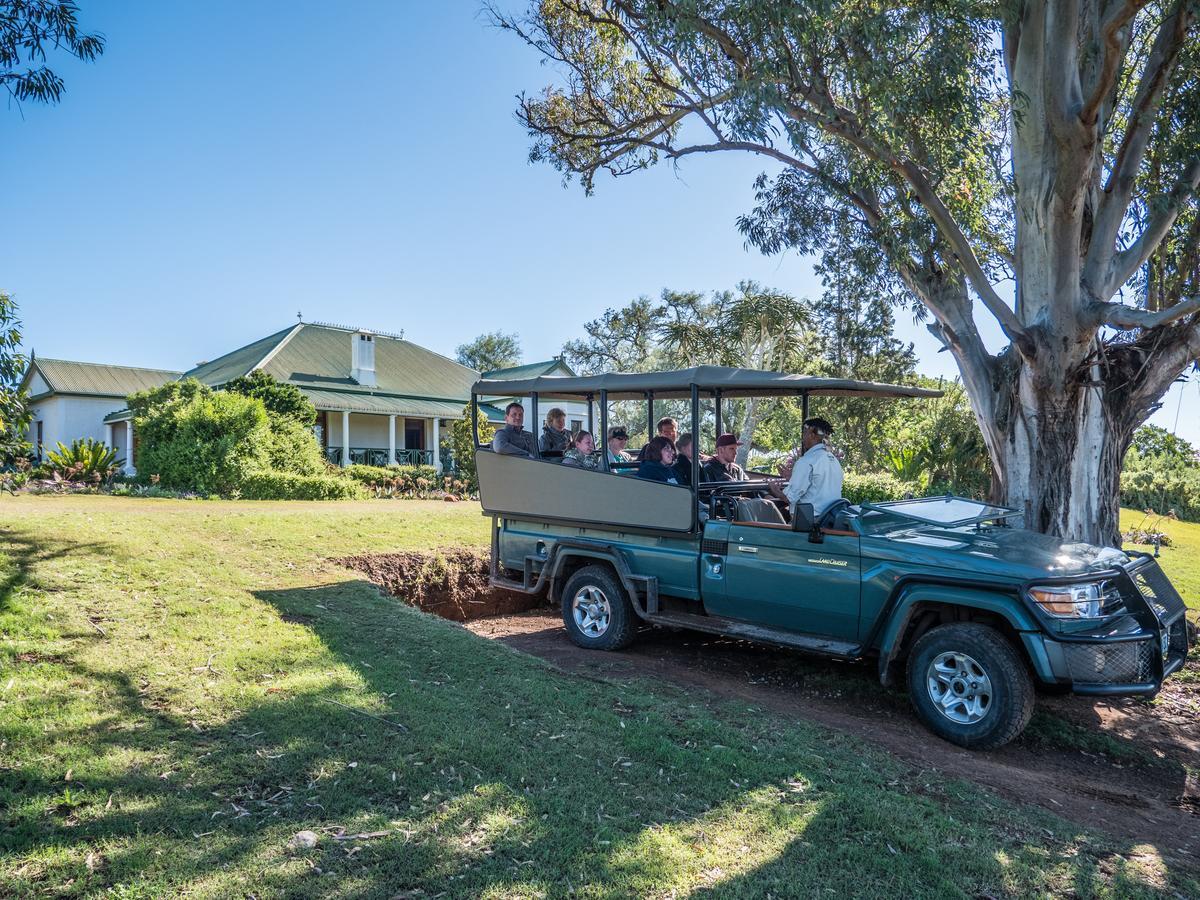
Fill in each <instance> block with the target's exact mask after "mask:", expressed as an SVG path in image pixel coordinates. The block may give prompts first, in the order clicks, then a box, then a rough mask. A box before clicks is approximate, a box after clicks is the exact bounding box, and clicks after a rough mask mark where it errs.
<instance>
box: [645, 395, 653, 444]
mask: <svg viewBox="0 0 1200 900" xmlns="http://www.w3.org/2000/svg"><path fill="white" fill-rule="evenodd" d="M653 439H654V391H646V443H647V444H648V443H650V441H651V440H653Z"/></svg>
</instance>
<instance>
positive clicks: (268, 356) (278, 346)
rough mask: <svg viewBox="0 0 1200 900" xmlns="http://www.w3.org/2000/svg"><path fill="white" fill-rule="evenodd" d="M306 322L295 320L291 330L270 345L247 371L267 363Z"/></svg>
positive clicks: (259, 367)
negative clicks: (274, 343)
mask: <svg viewBox="0 0 1200 900" xmlns="http://www.w3.org/2000/svg"><path fill="white" fill-rule="evenodd" d="M307 324H309V323H307V322H297V323H296V324H295V325H293V326H292V327H291V330H289V331H288V333H287V334H286V335H284V337H283V340H281V341H280V342H279V343H277V344H276V345H275V346H274V347H272V348H271V349H270V350H268V351H267V352H266V353H265V354H264V355H263V358H262V359H260V360H259V361H258V362H256V363H255V364H254V365H252V366H251V367H250V370H249V371H250V372H253V371H254V370H255V369H261V368H263V367H264V366H266V364H267V363H269V362H270V361H271V360H272V359H273V358H274V357H275V354H276V353H278V352H279V351H280V350H282V349H283V348H284V347H286V346H287V344H288V341H290V340H291V339H292V338H293V337H295V336H296V335H297V334H298V333H299V332H300V329H301V328H303V327H304V326H305V325H307ZM269 336H270V335H268V337H269ZM246 346H247V347H249V346H250V345H249V344H247V345H246ZM247 374H249V372H247Z"/></svg>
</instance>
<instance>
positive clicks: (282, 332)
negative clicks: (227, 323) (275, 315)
mask: <svg viewBox="0 0 1200 900" xmlns="http://www.w3.org/2000/svg"><path fill="white" fill-rule="evenodd" d="M295 327H296V326H295V325H289V326H288V327H287V328H281V329H280V330H279V331H273V332H271V333H270V334H268V335H266V336H264V337H260V338H257V339H255V340H253V341H250V342H249V343H248V344H242V346H240V347H238V348H237V349H235V350H230V351H229V352H228V353H222V354H221V355H220V356H218V357H217V358H216V359H206V360H205V361H204V362H202V363H198V364H197V365H194V366H192V367H191V368H190V369H187V370H186V371H184V372H183V373H182V374H184V375H186V374H187V373H188V372H195V371H196V370H197V369H199V368H202V367H204V366H212V365H216V364H217V363H219V362H220V361H221V360H223V359H228V358H229V357H231V356H233V355H235V354H237V353H241V352H242V351H243V350H245V349H247V348H249V347H253V346H254V345H255V344H257V343H260V342H261V341H265V340H269V339H270V338H273V337H275V336H276V335H279V336H280V338H279V339H280V340H283V337H284V336H285V335H286V333H288V332H291V331H292V330H293V329H295ZM251 371H252V369H247V370H246V371H245V372H243V373H242V375H247V374H249V373H250V372H251Z"/></svg>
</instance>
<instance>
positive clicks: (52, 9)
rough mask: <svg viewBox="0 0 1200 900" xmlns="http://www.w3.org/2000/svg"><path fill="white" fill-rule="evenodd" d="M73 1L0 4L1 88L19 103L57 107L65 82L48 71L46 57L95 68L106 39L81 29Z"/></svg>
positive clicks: (7, 0) (11, 0) (19, 0)
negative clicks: (69, 58)
mask: <svg viewBox="0 0 1200 900" xmlns="http://www.w3.org/2000/svg"><path fill="white" fill-rule="evenodd" d="M78 15H79V7H78V6H77V5H76V4H75V3H73V2H71V0H0V84H2V85H4V88H5V89H6V90H7V91H8V95H9V97H10V98H11V99H13V100H15V101H16V102H17V103H21V102H23V101H25V100H33V101H36V102H38V103H57V102H58V101H59V100H60V99H61V97H62V93H63V87H64V85H63V80H62V77H61V76H60V75H58V74H57V73H56V72H55V71H54V70H53V69H51V68H49V67H48V66H47V65H46V60H47V51H50V52H53V51H59V52H63V53H66V54H68V55H70V56H73V57H75V58H76V59H79V60H83V61H85V62H92V61H94V60H95V59H97V58H98V57H99V56H100V55H101V54H102V53H103V52H104V36H103V35H101V34H96V33H91V34H89V33H86V32H83V31H80V29H79V21H78Z"/></svg>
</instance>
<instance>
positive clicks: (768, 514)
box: [737, 497, 787, 525]
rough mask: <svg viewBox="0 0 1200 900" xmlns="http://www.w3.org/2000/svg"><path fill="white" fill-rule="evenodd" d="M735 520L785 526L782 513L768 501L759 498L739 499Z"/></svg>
mask: <svg viewBox="0 0 1200 900" xmlns="http://www.w3.org/2000/svg"><path fill="white" fill-rule="evenodd" d="M737 520H738V521H739V522H764V523H769V524H771V525H786V524H787V523H786V522H784V520H783V513H781V512H780V511H779V507H778V506H776V505H775V504H774V503H772V502H771V501H770V500H763V499H761V498H759V497H739V498H738V500H737Z"/></svg>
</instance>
